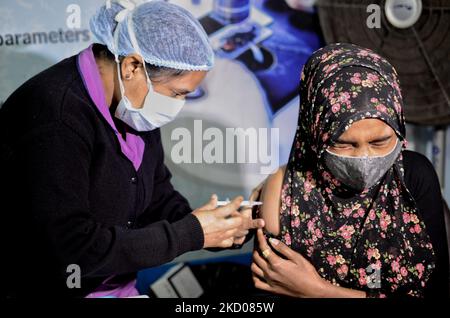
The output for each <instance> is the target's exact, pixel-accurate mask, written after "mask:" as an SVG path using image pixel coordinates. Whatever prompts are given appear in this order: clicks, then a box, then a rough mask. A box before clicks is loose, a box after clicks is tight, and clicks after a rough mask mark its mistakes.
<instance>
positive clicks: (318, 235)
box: [316, 228, 322, 238]
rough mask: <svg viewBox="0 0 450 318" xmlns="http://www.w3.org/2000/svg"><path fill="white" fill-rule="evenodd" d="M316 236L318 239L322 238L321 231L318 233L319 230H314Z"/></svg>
mask: <svg viewBox="0 0 450 318" xmlns="http://www.w3.org/2000/svg"><path fill="white" fill-rule="evenodd" d="M316 236H317V237H318V238H322V231H320V229H319V228H317V229H316Z"/></svg>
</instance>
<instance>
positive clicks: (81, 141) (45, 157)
mask: <svg viewBox="0 0 450 318" xmlns="http://www.w3.org/2000/svg"><path fill="white" fill-rule="evenodd" d="M33 135H34V136H36V137H35V138H29V139H28V141H27V142H25V143H24V144H22V145H21V150H22V151H24V152H25V153H24V155H25V156H23V157H24V158H26V159H25V169H26V171H25V173H24V175H25V176H26V181H25V183H24V188H23V191H24V192H25V193H24V194H23V195H25V196H27V197H30V198H31V201H32V202H31V203H32V204H31V209H32V211H31V214H32V217H33V220H34V227H35V229H37V232H38V234H39V235H40V236H42V237H45V238H46V239H47V244H48V246H49V248H50V249H51V250H52V254H53V255H55V256H56V258H57V261H58V263H59V264H60V266H61V268H62V269H65V268H66V267H67V265H68V264H72V263H74V264H78V265H79V266H80V268H81V273H82V276H83V277H90V276H106V275H113V274H122V273H130V272H135V271H138V270H140V269H143V268H146V267H151V266H155V265H160V264H163V263H166V262H168V261H170V260H172V259H173V258H174V257H176V256H178V255H180V254H182V253H184V252H187V251H191V250H196V249H200V248H202V245H203V232H202V229H201V226H200V223H199V222H198V220H197V219H196V218H195V216H193V215H191V214H188V215H187V216H185V217H179V218H178V220H174V222H173V223H170V222H168V221H167V220H161V221H158V222H155V223H152V224H148V225H146V226H144V227H142V228H139V229H128V228H126V227H122V226H105V225H104V224H102V223H101V222H98V221H96V220H95V218H94V216H93V213H91V211H90V207H89V198H88V194H89V191H88V190H89V180H90V179H89V178H90V176H89V172H90V171H89V170H90V161H91V159H92V154H91V147H90V144H89V142H88V141H87V139H86V138H84V137H83V136H82V135H80V133H79V132H78V131H76V130H74V128H72V127H71V126H70V125H67V124H65V123H64V122H54V123H52V124H49V125H48V126H47V127H46V128H45V129H40V131H37V132H35V133H34V134H33ZM164 173H165V172H164ZM159 179H160V182H168V181H167V180H168V179H167V174H165V175H163V176H159ZM162 196H164V194H157V197H158V199H160V200H159V202H160V203H159V204H160V205H159V208H161V206H162V205H164V204H168V201H170V195H169V196H166V197H164V198H163V199H161V197H162ZM172 197H173V195H172ZM171 209H172V208H170V207H169V210H171Z"/></svg>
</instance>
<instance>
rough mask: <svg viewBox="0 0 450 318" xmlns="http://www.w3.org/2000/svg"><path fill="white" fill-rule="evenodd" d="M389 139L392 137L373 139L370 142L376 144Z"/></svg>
mask: <svg viewBox="0 0 450 318" xmlns="http://www.w3.org/2000/svg"><path fill="white" fill-rule="evenodd" d="M391 137H392V135H389V136H384V137H380V138H377V139H374V140H372V141H371V142H374V143H376V142H383V141H386V140H389V139H391Z"/></svg>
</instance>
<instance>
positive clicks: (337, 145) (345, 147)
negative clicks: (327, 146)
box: [331, 143, 352, 149]
mask: <svg viewBox="0 0 450 318" xmlns="http://www.w3.org/2000/svg"><path fill="white" fill-rule="evenodd" d="M331 146H332V147H334V148H337V149H347V148H351V147H352V145H351V144H340V143H333V144H331Z"/></svg>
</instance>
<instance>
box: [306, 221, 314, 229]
mask: <svg viewBox="0 0 450 318" xmlns="http://www.w3.org/2000/svg"><path fill="white" fill-rule="evenodd" d="M307 227H308V231H309V232H314V222H313V221H312V220H309V221H308V224H307Z"/></svg>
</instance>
